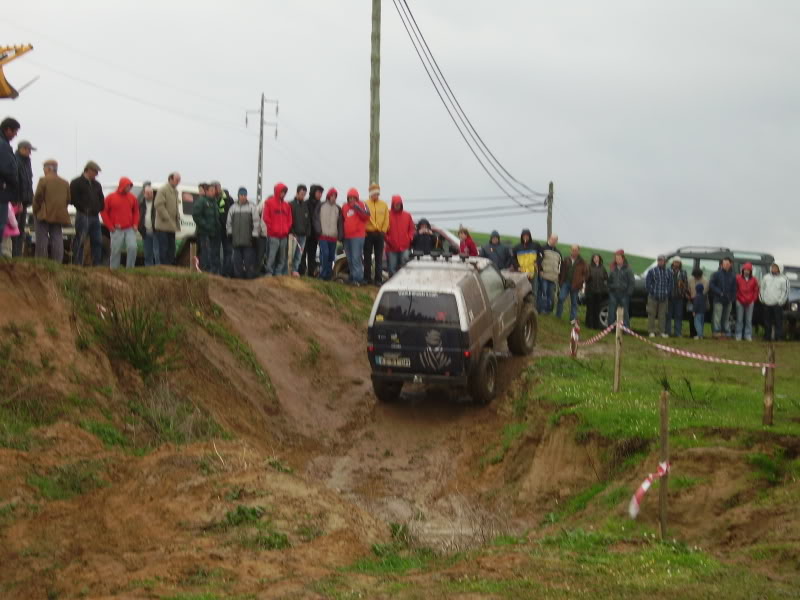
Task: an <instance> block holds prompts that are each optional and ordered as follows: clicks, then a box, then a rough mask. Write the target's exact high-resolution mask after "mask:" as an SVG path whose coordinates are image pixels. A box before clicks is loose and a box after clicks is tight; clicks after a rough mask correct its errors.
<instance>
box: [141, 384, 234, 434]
mask: <svg viewBox="0 0 800 600" xmlns="http://www.w3.org/2000/svg"><path fill="white" fill-rule="evenodd" d="M129 408H130V410H131V412H132V413H133V414H134V415H136V416H137V417H139V418H140V419H141V421H142V422H144V423H145V425H146V426H147V427H148V430H149V432H150V433H151V434H152V436H153V437H154V438H155V443H156V445H160V444H163V443H173V444H188V443H190V442H193V441H197V440H205V439H210V438H213V437H225V436H226V434H225V431H224V430H223V429H222V427H220V426H219V424H218V423H217V422H216V421H215V420H214V419H213V417H211V415H209V414H208V413H207V412H206V411H205V410H203V409H202V408H200V407H199V406H197V405H195V404H194V403H192V402H191V401H189V400H187V399H185V398H182V397H180V396H178V395H177V394H175V393H174V392H173V391H172V390H171V389H170V388H169V387H168V386H166V385H159V386H158V387H156V388H155V389H154V390H152V391H151V392H150V394H149V395H147V396H145V397H143V398H141V399H139V400H138V401H131V402H130V403H129Z"/></svg>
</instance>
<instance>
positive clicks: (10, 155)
mask: <svg viewBox="0 0 800 600" xmlns="http://www.w3.org/2000/svg"><path fill="white" fill-rule="evenodd" d="M19 129H20V124H19V121H17V120H16V119H12V118H11V117H6V118H5V119H3V121H2V122H0V238H2V237H3V230H4V229H5V228H6V219H8V205H9V203H11V202H16V201H17V198H18V197H19V169H18V167H17V161H16V159H15V158H14V150H13V149H12V148H11V140H13V139H14V138H15V137H16V136H17V132H18V131H19Z"/></svg>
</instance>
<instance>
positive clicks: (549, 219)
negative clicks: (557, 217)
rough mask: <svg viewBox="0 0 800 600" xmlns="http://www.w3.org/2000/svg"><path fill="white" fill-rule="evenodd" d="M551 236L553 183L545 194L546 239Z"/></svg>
mask: <svg viewBox="0 0 800 600" xmlns="http://www.w3.org/2000/svg"><path fill="white" fill-rule="evenodd" d="M551 235H553V182H552V181H551V182H550V189H549V190H548V192H547V239H548V240H549V239H550V236H551Z"/></svg>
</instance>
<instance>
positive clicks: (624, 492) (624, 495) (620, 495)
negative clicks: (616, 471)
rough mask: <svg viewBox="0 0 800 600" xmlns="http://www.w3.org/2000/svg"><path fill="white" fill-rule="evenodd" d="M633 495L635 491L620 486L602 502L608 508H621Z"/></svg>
mask: <svg viewBox="0 0 800 600" xmlns="http://www.w3.org/2000/svg"><path fill="white" fill-rule="evenodd" d="M632 495H633V490H630V489H628V488H627V487H626V486H624V485H620V486H618V487H616V488H614V489H613V490H611V491H610V492H609V493H608V494H606V495H605V496H603V497H602V498H601V502H602V504H603V506H605V507H606V508H615V507H617V506H619V505H620V503H621V502H622V501H623V500H626V499H628V498H630V497H631V496H632Z"/></svg>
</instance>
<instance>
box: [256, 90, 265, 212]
mask: <svg viewBox="0 0 800 600" xmlns="http://www.w3.org/2000/svg"><path fill="white" fill-rule="evenodd" d="M259 115H260V120H259V129H258V181H257V182H256V202H261V200H262V197H261V181H262V178H263V173H264V94H263V93H262V94H261V112H260V113H259Z"/></svg>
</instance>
